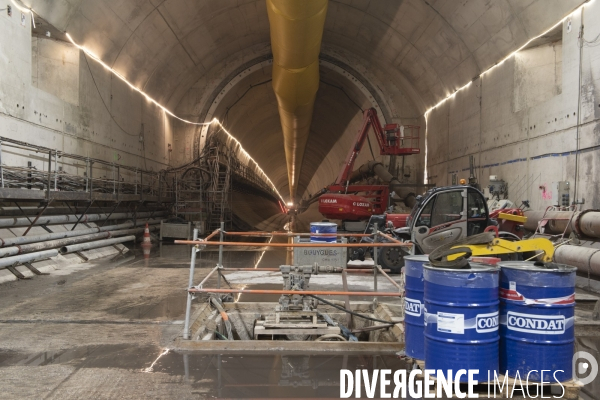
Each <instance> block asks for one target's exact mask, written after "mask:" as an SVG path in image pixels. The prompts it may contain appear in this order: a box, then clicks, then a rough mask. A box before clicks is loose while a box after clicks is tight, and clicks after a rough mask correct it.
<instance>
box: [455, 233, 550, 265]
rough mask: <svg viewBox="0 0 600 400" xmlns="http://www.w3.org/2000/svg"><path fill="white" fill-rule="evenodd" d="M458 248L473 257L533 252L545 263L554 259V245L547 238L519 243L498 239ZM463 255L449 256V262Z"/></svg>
mask: <svg viewBox="0 0 600 400" xmlns="http://www.w3.org/2000/svg"><path fill="white" fill-rule="evenodd" d="M456 247H468V248H470V249H471V251H472V253H473V254H472V255H473V256H478V257H481V256H484V257H485V256H488V257H492V256H495V255H500V254H513V253H525V252H533V253H535V254H537V255H539V256H541V260H542V261H543V262H550V261H552V258H553V257H554V245H553V244H552V242H551V241H550V240H548V239H545V238H536V239H526V240H521V241H518V242H512V241H510V240H504V239H499V238H496V239H494V240H493V241H492V242H491V243H489V244H468V245H458V246H456ZM460 255H461V254H453V255H451V256H448V260H449V261H452V260H455V259H457V258H458V257H459V256H460Z"/></svg>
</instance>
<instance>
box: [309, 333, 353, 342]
mask: <svg viewBox="0 0 600 400" xmlns="http://www.w3.org/2000/svg"><path fill="white" fill-rule="evenodd" d="M327 339H339V340H341V341H343V342H347V341H348V340H347V339H346V338H345V337H343V336H341V335H338V334H335V333H328V334H327V335H323V336H319V337H318V338H316V339H315V342H321V341H323V340H327Z"/></svg>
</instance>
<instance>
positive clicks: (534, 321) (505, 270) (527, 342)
mask: <svg viewBox="0 0 600 400" xmlns="http://www.w3.org/2000/svg"><path fill="white" fill-rule="evenodd" d="M499 265H500V268H501V272H500V372H502V373H504V374H506V373H508V375H509V376H511V377H514V376H515V375H516V373H517V372H518V373H519V376H520V377H521V378H522V379H525V378H526V377H527V376H528V378H529V381H534V382H535V381H537V382H540V381H541V379H542V378H543V380H544V381H545V382H547V381H552V382H554V381H555V379H556V380H558V381H560V382H564V381H568V380H569V379H572V377H573V367H572V358H573V352H574V343H575V327H574V315H575V271H577V268H575V267H571V266H567V265H561V264H546V265H535V264H534V263H533V262H527V261H512V262H510V261H509V262H501V263H500V264H499ZM542 370H545V371H550V372H544V376H543V377H542V376H541V371H542ZM506 371H508V372H506ZM561 371H562V372H561ZM555 372H556V375H554V373H555Z"/></svg>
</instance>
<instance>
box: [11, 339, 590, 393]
mask: <svg viewBox="0 0 600 400" xmlns="http://www.w3.org/2000/svg"><path fill="white" fill-rule="evenodd" d="M599 348H600V339H599V338H597V337H592V338H587V337H586V338H578V339H577V350H578V351H582V350H583V351H588V352H590V354H592V356H593V357H595V358H596V359H598V358H597V357H598V349H599ZM56 364H64V365H71V366H74V367H75V368H78V369H79V368H117V369H127V370H131V371H136V372H138V373H140V374H141V373H164V374H169V375H172V376H181V377H183V380H182V383H180V384H182V385H187V386H189V387H190V390H191V391H192V393H195V394H198V395H199V396H201V398H209V397H213V398H292V397H293V398H339V394H340V389H339V384H340V383H339V379H340V369H349V370H357V369H366V370H368V371H369V372H371V371H373V370H374V369H390V370H392V371H396V370H400V369H406V368H407V363H406V360H405V359H403V358H400V357H397V356H379V355H374V356H372V355H362V356H361V355H333V356H332V355H323V354H304V355H285V354H284V355H282V354H274V355H234V354H222V355H216V354H215V355H212V354H201V353H182V352H176V351H170V352H167V353H164V349H161V348H158V347H154V346H140V347H138V346H132V345H105V346H85V347H77V348H73V349H68V350H60V351H54V352H42V353H35V354H25V353H17V352H6V351H5V352H2V351H0V373H2V368H3V367H8V366H47V365H56ZM150 366H152V368H151V369H150ZM22 384H24V385H26V384H28V383H27V381H26V380H23V383H22ZM582 392H583V393H584V394H587V396H588V397H585V396H584V397H582V398H591V399H594V398H597V393H600V378H596V380H595V381H594V382H592V383H591V384H589V385H587V386H586V387H584V388H583V390H582ZM362 393H363V395H364V393H365V392H364V387H363V391H362ZM376 394H379V389H378V388H377V390H376Z"/></svg>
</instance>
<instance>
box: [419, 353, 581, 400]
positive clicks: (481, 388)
mask: <svg viewBox="0 0 600 400" xmlns="http://www.w3.org/2000/svg"><path fill="white" fill-rule="evenodd" d="M409 365H411V366H412V368H413V369H414V368H419V369H420V370H421V371H425V361H423V360H417V359H413V358H409ZM421 379H422V377H421ZM505 379H506V383H504V382H505ZM432 380H433V381H434V384H433V386H432V388H431V391H432V392H434V393H437V381H436V379H435V377H432ZM521 381H522V384H523V386H522V387H523V389H525V393H523V392H522V391H521V382H519V381H518V380H515V379H513V378H511V377H506V378H505V376H504V375H499V376H498V382H501V383H502V385H503V386H504V387H503V388H502V389H500V387H498V386H496V391H495V392H494V383H493V382H490V383H489V385H488V382H480V383H479V384H478V385H475V386H474V388H473V392H474V393H477V394H479V397H480V398H492V399H494V398H496V399H505V398H506V399H523V398H527V399H528V398H532V397H536V394H537V398H541V392H540V388H539V387H540V384H539V383H533V382H531V383H530V384H529V385H526V382H525V381H524V380H521ZM515 385H516V386H515ZM561 385H562V387H561ZM460 386H461V391H462V392H463V393H467V390H468V385H467V384H466V383H461V385H460ZM488 388H489V389H488ZM513 388H514V390H513ZM581 388H582V386H581V385H580V384H578V383H577V382H575V381H573V380H569V381H566V382H561V383H560V384H558V383H553V384H550V383H547V384H544V385H543V393H544V396H550V398H561V399H569V400H576V399H579V392H580V390H581ZM488 390H489V396H488ZM442 393H444V392H443V390H442ZM528 393H530V395H529V394H528ZM561 394H562V397H559V396H560V395H561ZM553 396H557V397H553ZM453 398H458V397H457V396H456V395H454V396H453Z"/></svg>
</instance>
